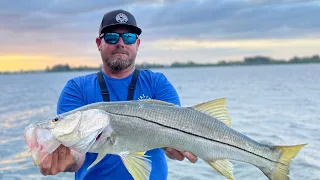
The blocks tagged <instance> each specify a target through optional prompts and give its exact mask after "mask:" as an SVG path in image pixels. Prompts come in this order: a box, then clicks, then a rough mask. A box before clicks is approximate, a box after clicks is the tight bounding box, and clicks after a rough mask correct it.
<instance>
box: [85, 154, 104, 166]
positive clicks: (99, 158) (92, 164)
mask: <svg viewBox="0 0 320 180" xmlns="http://www.w3.org/2000/svg"><path fill="white" fill-rule="evenodd" d="M104 156H105V154H103V153H98V157H97V158H96V160H94V161H93V163H91V165H90V166H89V167H88V168H87V169H90V168H92V167H93V166H94V165H96V164H97V163H98V162H100V161H101V159H103V157H104Z"/></svg>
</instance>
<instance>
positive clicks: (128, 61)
mask: <svg viewBox="0 0 320 180" xmlns="http://www.w3.org/2000/svg"><path fill="white" fill-rule="evenodd" d="M109 32H117V33H127V32H130V31H129V29H127V28H114V29H112V31H107V32H105V33H109ZM96 43H97V46H98V49H99V51H100V54H101V58H102V61H103V64H104V65H106V66H108V67H110V68H111V69H112V70H116V71H120V70H124V69H127V68H128V67H130V66H131V65H133V64H134V62H135V58H136V56H137V51H138V48H139V45H140V39H137V40H136V42H135V43H134V44H125V43H124V42H123V39H122V38H120V39H119V41H118V42H117V43H116V44H108V43H106V41H105V40H104V38H103V37H102V38H97V39H96Z"/></svg>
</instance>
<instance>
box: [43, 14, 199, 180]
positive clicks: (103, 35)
mask: <svg viewBox="0 0 320 180" xmlns="http://www.w3.org/2000/svg"><path fill="white" fill-rule="evenodd" d="M141 32H142V31H141V29H140V28H139V27H137V23H136V20H135V17H134V16H133V15H132V14H131V13H129V12H127V11H124V10H115V11H111V12H108V13H106V14H105V15H104V17H103V19H102V21H101V25H100V29H99V37H97V38H96V44H97V47H98V50H99V51H100V54H101V58H102V62H103V67H102V71H101V72H99V73H93V74H89V75H86V76H81V77H76V78H73V79H71V80H69V81H68V82H67V84H66V85H65V87H64V89H63V91H62V92H61V95H60V98H59V101H58V107H57V113H58V114H61V113H64V112H67V111H70V110H73V109H75V108H78V107H80V106H83V105H86V104H90V103H94V102H100V101H124V100H132V99H140V98H151V99H158V100H162V101H167V102H171V103H174V104H177V105H180V100H179V97H178V95H177V92H176V90H175V89H174V87H173V86H172V85H171V83H170V82H169V81H168V80H167V79H166V77H165V76H164V75H163V74H162V73H154V72H152V71H150V70H140V71H139V70H136V69H135V58H136V55H137V52H138V49H139V45H140V39H139V35H140V34H141ZM163 150H164V151H163ZM146 154H147V155H149V156H151V160H152V171H151V174H150V179H166V178H167V173H168V169H167V162H166V159H165V154H167V156H168V157H169V158H171V159H177V160H180V161H181V160H183V159H184V157H186V158H187V159H189V160H190V161H191V162H193V163H195V162H196V161H197V157H195V156H194V155H193V154H192V153H190V152H183V153H182V152H180V151H178V150H175V149H172V148H163V149H160V148H157V149H153V150H150V151H148V152H147V153H146ZM96 157H97V154H96V153H86V155H85V156H84V155H79V154H75V153H71V152H70V149H69V148H67V147H65V146H60V147H59V148H58V149H57V150H56V151H54V153H52V154H51V155H49V156H48V157H47V158H46V159H45V160H44V162H43V163H42V164H41V167H40V171H41V173H42V174H43V175H54V174H57V173H59V172H62V171H64V172H76V173H75V179H121V180H126V179H132V177H131V175H130V174H129V172H128V171H127V170H126V168H125V166H124V165H123V163H122V162H121V160H120V158H119V157H118V156H116V155H106V156H105V157H104V158H103V159H102V160H101V161H100V162H99V163H98V164H96V165H95V166H94V167H92V168H91V169H90V170H86V169H87V167H89V166H90V165H91V163H92V162H93V161H94V160H95V159H96Z"/></svg>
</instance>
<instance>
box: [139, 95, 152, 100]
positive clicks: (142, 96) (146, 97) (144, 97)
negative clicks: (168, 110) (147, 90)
mask: <svg viewBox="0 0 320 180" xmlns="http://www.w3.org/2000/svg"><path fill="white" fill-rule="evenodd" d="M138 99H139V100H141V99H151V98H150V97H149V96H146V95H144V94H142V95H141V96H140V97H139V98H138Z"/></svg>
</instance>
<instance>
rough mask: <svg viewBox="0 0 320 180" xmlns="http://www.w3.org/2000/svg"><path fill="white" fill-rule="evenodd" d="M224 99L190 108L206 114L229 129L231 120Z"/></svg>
mask: <svg viewBox="0 0 320 180" xmlns="http://www.w3.org/2000/svg"><path fill="white" fill-rule="evenodd" d="M226 100H227V99H226V98H220V99H215V100H212V101H208V102H204V103H201V104H197V105H195V106H192V108H193V109H195V110H197V111H200V112H202V113H205V114H208V115H210V116H212V117H214V118H216V119H217V120H219V121H222V122H223V123H224V124H226V125H227V126H229V127H231V119H230V117H229V115H228V112H227V107H226Z"/></svg>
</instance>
